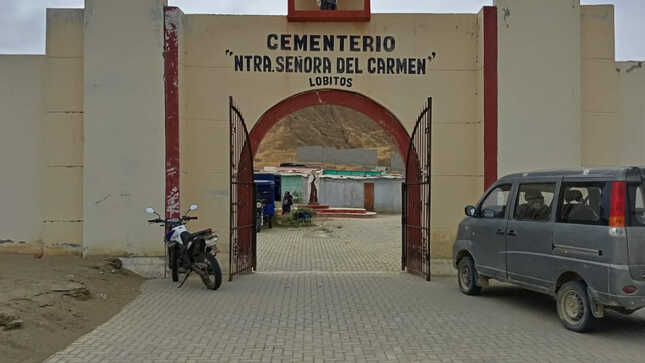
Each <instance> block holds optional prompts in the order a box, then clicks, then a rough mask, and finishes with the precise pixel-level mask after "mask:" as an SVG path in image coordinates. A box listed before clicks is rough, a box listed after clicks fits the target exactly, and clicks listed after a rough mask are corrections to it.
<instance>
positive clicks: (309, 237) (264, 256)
mask: <svg viewBox="0 0 645 363" xmlns="http://www.w3.org/2000/svg"><path fill="white" fill-rule="evenodd" d="M317 223H318V226H317V227H312V228H273V229H264V230H262V232H260V233H259V234H258V270H259V271H260V272H262V271H400V270H401V216H400V215H388V216H378V217H376V218H370V219H328V220H322V221H320V222H317Z"/></svg>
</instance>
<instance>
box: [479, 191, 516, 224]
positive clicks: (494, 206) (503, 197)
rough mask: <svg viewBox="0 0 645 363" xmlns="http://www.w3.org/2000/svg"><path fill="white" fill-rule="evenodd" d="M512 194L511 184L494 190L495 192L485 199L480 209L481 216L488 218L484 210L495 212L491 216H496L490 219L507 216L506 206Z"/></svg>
mask: <svg viewBox="0 0 645 363" xmlns="http://www.w3.org/2000/svg"><path fill="white" fill-rule="evenodd" d="M510 193H511V184H504V185H500V186H498V187H497V188H495V189H493V191H492V192H490V193H489V194H488V195H487V196H486V199H484V201H483V202H482V204H481V206H480V207H479V210H480V211H481V214H482V215H483V216H485V217H488V216H486V215H485V213H484V210H489V211H491V212H493V213H491V214H493V215H494V216H493V217H488V218H504V217H505V215H506V205H507V203H508V196H509V195H510Z"/></svg>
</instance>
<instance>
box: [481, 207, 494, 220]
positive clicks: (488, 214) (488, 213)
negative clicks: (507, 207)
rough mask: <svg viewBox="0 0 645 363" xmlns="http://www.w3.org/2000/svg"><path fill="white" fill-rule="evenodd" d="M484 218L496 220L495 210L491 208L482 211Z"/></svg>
mask: <svg viewBox="0 0 645 363" xmlns="http://www.w3.org/2000/svg"><path fill="white" fill-rule="evenodd" d="M482 216H483V217H484V218H495V210H493V209H490V208H484V210H482Z"/></svg>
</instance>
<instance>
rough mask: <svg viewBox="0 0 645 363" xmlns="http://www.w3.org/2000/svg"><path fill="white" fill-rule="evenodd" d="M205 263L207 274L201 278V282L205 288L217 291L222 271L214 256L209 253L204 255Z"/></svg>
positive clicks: (220, 283) (220, 282)
mask: <svg viewBox="0 0 645 363" xmlns="http://www.w3.org/2000/svg"><path fill="white" fill-rule="evenodd" d="M206 262H207V263H208V274H207V275H206V276H202V282H204V285H206V287H207V288H209V289H211V290H217V289H219V287H220V286H221V285H222V269H221V268H220V267H219V262H217V259H216V258H215V256H213V255H212V254H210V253H208V254H206Z"/></svg>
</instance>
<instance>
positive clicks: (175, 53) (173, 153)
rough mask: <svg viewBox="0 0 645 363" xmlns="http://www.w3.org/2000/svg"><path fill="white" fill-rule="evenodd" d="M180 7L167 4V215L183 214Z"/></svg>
mask: <svg viewBox="0 0 645 363" xmlns="http://www.w3.org/2000/svg"><path fill="white" fill-rule="evenodd" d="M179 16H180V11H179V9H178V8H176V7H171V6H167V7H165V8H164V82H165V85H164V87H165V107H166V110H165V111H166V208H165V209H166V217H167V218H176V217H179V216H180V214H181V210H180V208H181V206H180V203H179V44H178V37H177V29H178V26H177V25H178V22H179Z"/></svg>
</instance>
